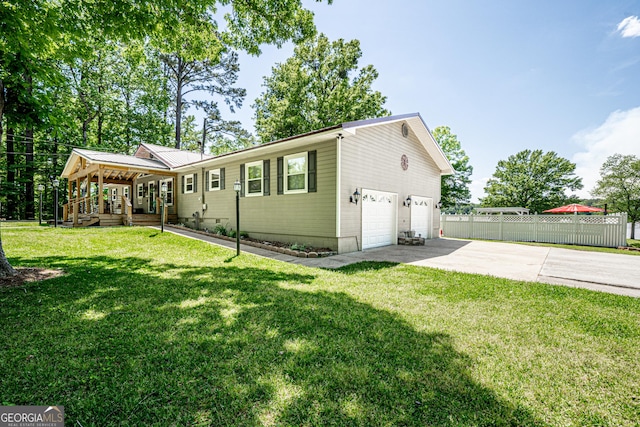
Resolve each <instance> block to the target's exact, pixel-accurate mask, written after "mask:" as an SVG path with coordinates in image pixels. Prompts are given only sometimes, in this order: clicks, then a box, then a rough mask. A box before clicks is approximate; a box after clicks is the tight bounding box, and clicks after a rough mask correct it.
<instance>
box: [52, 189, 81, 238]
mask: <svg viewBox="0 0 640 427" xmlns="http://www.w3.org/2000/svg"><path fill="white" fill-rule="evenodd" d="M59 185H60V181H58V178H56V179H54V180H53V188H54V189H55V191H56V196H55V206H54V208H53V221H54V222H53V226H54V227H58V186H59ZM74 213H75V212H74ZM75 214H76V215H78V214H77V213H75Z"/></svg>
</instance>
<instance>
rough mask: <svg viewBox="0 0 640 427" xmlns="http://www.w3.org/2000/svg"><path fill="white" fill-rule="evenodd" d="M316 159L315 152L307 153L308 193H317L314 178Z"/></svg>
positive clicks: (315, 174)
mask: <svg viewBox="0 0 640 427" xmlns="http://www.w3.org/2000/svg"><path fill="white" fill-rule="evenodd" d="M316 157H318V156H317V151H316V150H313V151H309V156H308V160H309V164H308V165H307V166H308V168H309V169H308V172H309V175H308V178H309V182H308V185H307V191H308V192H309V193H315V192H316V191H318V188H317V185H316V176H317V172H316Z"/></svg>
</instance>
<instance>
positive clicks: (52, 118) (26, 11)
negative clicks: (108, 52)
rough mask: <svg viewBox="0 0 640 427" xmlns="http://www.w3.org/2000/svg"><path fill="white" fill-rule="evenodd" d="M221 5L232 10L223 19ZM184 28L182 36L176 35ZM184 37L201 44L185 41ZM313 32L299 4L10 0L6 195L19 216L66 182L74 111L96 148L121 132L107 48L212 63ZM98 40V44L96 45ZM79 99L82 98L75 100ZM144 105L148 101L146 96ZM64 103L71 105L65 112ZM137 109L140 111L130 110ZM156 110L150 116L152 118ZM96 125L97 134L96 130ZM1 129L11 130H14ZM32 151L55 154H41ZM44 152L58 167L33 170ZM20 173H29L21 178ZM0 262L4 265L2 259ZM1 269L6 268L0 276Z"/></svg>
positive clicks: (2, 61)
mask: <svg viewBox="0 0 640 427" xmlns="http://www.w3.org/2000/svg"><path fill="white" fill-rule="evenodd" d="M327 2H328V3H331V2H332V1H331V0H327ZM219 6H224V7H225V9H221V10H222V12H221V13H220V14H218V15H216V13H217V11H218V7H219ZM216 16H219V18H220V19H224V21H225V25H224V26H222V27H223V28H224V29H220V28H219V27H218V25H217V22H216V20H215V17H216ZM183 27H184V28H186V30H185V31H176V29H177V28H183ZM185 33H186V34H188V35H190V36H195V35H198V37H187V38H184V37H183V36H184V34H185ZM314 33H315V27H314V25H313V14H312V13H311V12H310V11H308V10H306V9H305V8H304V7H303V6H302V0H282V1H278V2H274V1H272V0H252V1H244V0H192V1H189V2H176V1H175V0H156V1H153V2H148V1H146V0H144V1H143V0H118V1H117V2H116V3H114V2H113V1H105V0H97V1H92V2H85V1H78V0H28V1H25V0H3V1H2V2H0V143H1V142H2V138H3V137H4V135H5V133H6V135H10V138H5V141H6V143H7V149H6V150H5V153H6V157H5V158H4V159H3V161H4V166H5V167H6V171H7V172H6V178H7V179H5V180H3V187H5V186H6V185H7V184H8V185H11V186H12V189H13V190H16V191H17V193H16V191H13V190H12V193H11V194H12V195H11V197H12V199H11V200H10V202H11V204H12V206H11V207H12V209H13V210H14V211H16V210H19V209H17V207H18V203H22V202H21V200H23V199H26V200H27V203H26V206H27V208H26V209H23V211H26V210H29V209H31V208H30V207H29V206H32V205H33V203H32V201H33V194H32V193H33V182H35V181H39V182H43V181H44V180H45V179H46V178H45V177H47V176H48V174H51V175H53V176H57V175H58V174H59V172H60V167H61V162H59V161H58V156H64V152H63V151H65V150H59V149H60V148H61V147H68V146H65V145H63V144H61V143H60V142H59V141H61V140H62V141H65V142H66V143H67V144H69V143H73V142H74V141H77V140H76V139H75V138H74V134H75V133H77V132H71V131H69V128H70V127H75V122H74V121H73V120H70V119H69V118H70V117H74V115H73V113H77V112H78V108H74V107H81V108H83V109H84V113H83V115H82V116H81V120H80V121H81V122H82V123H83V124H84V129H82V130H84V137H83V138H82V140H84V141H85V143H86V144H90V143H92V132H94V135H96V138H95V139H96V141H102V140H103V137H108V138H111V137H112V136H110V135H108V132H109V131H110V130H111V129H114V127H113V126H107V120H109V119H110V118H113V117H116V115H117V114H118V112H119V111H122V110H121V107H122V99H121V98H119V97H118V96H116V95H115V94H114V93H113V92H114V87H113V86H112V85H111V84H112V83H113V77H114V74H117V73H118V72H120V71H121V70H120V69H118V68H117V67H116V65H115V64H104V63H103V61H102V60H101V59H98V60H97V61H95V59H96V58H95V53H96V50H97V51H99V52H102V51H103V49H102V48H103V47H104V46H103V45H102V42H104V43H105V44H114V45H117V44H119V43H125V44H126V43H130V42H133V41H138V42H142V41H148V42H149V43H150V44H152V46H154V47H155V48H156V49H158V50H159V51H161V52H165V53H166V52H169V53H172V52H175V51H176V50H175V49H174V47H175V46H176V43H179V42H181V43H188V51H189V52H190V53H189V55H190V56H189V57H186V58H185V59H186V60H203V59H208V60H211V61H213V62H215V60H219V59H220V58H221V57H222V55H223V54H224V53H227V52H230V51H231V49H242V50H245V51H247V52H249V53H251V54H255V55H257V54H259V53H260V45H262V44H265V43H268V44H276V45H278V46H281V45H282V44H283V43H284V42H286V41H289V40H293V41H294V42H299V41H301V40H303V39H305V38H307V37H309V36H311V35H313V34H314ZM96 40H99V43H98V46H96ZM96 47H97V48H98V49H96ZM63 64H64V65H66V66H67V67H75V68H74V70H75V71H76V74H75V76H76V77H77V78H78V80H77V82H73V83H75V84H76V89H80V90H81V91H80V92H75V94H74V92H73V90H72V88H73V85H72V82H71V81H70V75H69V74H67V73H66V72H65V67H64V66H63ZM66 70H67V71H68V68H67V69H66ZM112 71H115V73H112ZM127 90H128V89H127ZM135 91H136V90H135V89H134V90H131V91H129V94H132V93H135ZM80 93H81V94H82V98H83V99H78V98H76V95H79V94H80ZM53 94H58V95H60V96H59V97H54V96H52V95H53ZM123 96H124V95H123ZM125 97H126V96H125ZM137 99H138V100H140V101H142V100H143V99H144V97H139V98H137ZM56 100H58V101H59V102H60V103H56ZM61 100H66V101H70V103H69V104H66V105H62V104H61ZM125 104H126V103H125ZM145 105H147V104H145ZM135 108H136V107H135V103H131V104H129V112H132V111H133V110H134V109H135ZM154 108H155V107H154ZM154 108H149V109H148V111H149V112H151V114H152V115H154V116H155V110H154ZM74 109H75V111H74ZM125 110H126V109H125ZM67 113H72V114H67ZM143 116H144V115H137V117H138V118H140V117H143ZM154 122H155V119H154ZM165 122H166V120H165ZM94 123H95V128H94V129H95V130H92V127H93V126H94ZM3 125H7V126H6V127H7V128H8V129H7V132H4V130H5V129H4V128H3ZM81 127H82V126H81ZM9 130H10V132H9ZM45 133H46V135H48V137H47V140H46V141H44V142H43V143H39V144H35V143H24V142H16V140H17V139H16V136H17V135H20V136H21V137H22V140H21V141H37V137H38V135H39V134H45ZM67 137H69V138H68V139H67ZM63 138H64V139H63ZM114 138H115V137H114ZM132 140H133V139H132V138H129V139H127V141H132ZM76 143H77V142H76ZM35 145H37V146H38V147H39V148H43V149H45V150H51V151H46V152H43V153H38V152H34V150H35V148H36V147H35ZM19 150H20V151H19ZM66 151H68V149H66ZM16 152H19V154H21V153H24V157H21V158H24V159H25V160H24V162H23V163H19V161H18V160H16V157H15V153H16ZM9 153H11V154H9ZM42 154H48V155H50V157H51V162H40V164H41V165H42V169H40V170H38V171H35V170H33V166H32V165H37V164H38V161H37V158H38V156H39V155H42ZM12 156H14V157H12ZM20 170H24V171H25V174H24V175H19V172H20ZM32 171H33V172H32ZM30 175H34V176H30ZM19 178H20V179H23V180H24V179H26V181H25V182H27V184H26V185H24V187H20V186H19V185H18V186H16V185H15V184H16V183H18V179H19ZM34 178H35V179H34ZM29 182H30V183H31V184H28V183H29ZM13 187H15V188H13ZM23 188H24V189H23ZM3 191H4V189H3ZM14 193H15V194H14ZM18 193H19V194H18ZM14 196H15V197H14ZM22 196H24V197H22ZM20 209H22V208H20ZM0 249H1V242H0ZM0 261H5V262H6V258H5V257H4V253H3V252H1V251H0ZM3 264H4V263H3V262H0V268H2V265H3Z"/></svg>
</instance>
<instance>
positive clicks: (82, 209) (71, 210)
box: [62, 196, 98, 222]
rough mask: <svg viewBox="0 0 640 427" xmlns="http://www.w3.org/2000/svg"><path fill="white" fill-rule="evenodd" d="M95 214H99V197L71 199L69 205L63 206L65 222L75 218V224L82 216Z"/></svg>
mask: <svg viewBox="0 0 640 427" xmlns="http://www.w3.org/2000/svg"><path fill="white" fill-rule="evenodd" d="M94 213H98V196H91V197H80V198H76V199H71V200H69V202H68V203H65V204H64V205H62V217H63V219H64V221H69V218H73V220H74V222H77V221H78V217H79V216H80V215H91V214H94Z"/></svg>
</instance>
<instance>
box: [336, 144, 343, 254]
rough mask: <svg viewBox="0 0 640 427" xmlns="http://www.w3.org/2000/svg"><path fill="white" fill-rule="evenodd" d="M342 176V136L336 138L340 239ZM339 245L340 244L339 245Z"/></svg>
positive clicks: (338, 234)
mask: <svg viewBox="0 0 640 427" xmlns="http://www.w3.org/2000/svg"><path fill="white" fill-rule="evenodd" d="M341 176H342V134H341V133H339V134H338V136H337V137H336V237H337V238H340V226H341V224H340V212H341V209H340V206H341V205H340V187H341V179H340V178H341ZM338 244H339V243H338Z"/></svg>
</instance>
